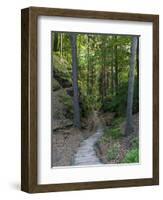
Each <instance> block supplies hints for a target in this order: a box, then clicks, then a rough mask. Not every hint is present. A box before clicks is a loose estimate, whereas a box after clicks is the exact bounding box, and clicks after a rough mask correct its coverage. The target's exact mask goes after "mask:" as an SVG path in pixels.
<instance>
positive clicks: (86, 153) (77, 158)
mask: <svg viewBox="0 0 163 200" xmlns="http://www.w3.org/2000/svg"><path fill="white" fill-rule="evenodd" d="M96 118H97V115H96ZM97 121H98V124H99V125H98V128H97V130H96V132H95V133H94V134H93V135H91V136H89V137H88V138H87V139H85V140H84V141H83V142H81V144H80V146H79V148H78V149H77V152H76V153H75V155H74V165H94V164H101V161H100V160H99V158H98V157H97V155H96V152H95V149H94V145H95V143H96V142H97V141H98V140H99V139H100V137H101V136H102V134H103V129H102V125H101V124H100V120H99V119H97Z"/></svg>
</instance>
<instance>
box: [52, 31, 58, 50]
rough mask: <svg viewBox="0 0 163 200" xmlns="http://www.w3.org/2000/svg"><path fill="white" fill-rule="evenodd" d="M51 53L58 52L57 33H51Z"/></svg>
mask: <svg viewBox="0 0 163 200" xmlns="http://www.w3.org/2000/svg"><path fill="white" fill-rule="evenodd" d="M53 51H58V33H54V32H53Z"/></svg>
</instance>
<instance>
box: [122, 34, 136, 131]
mask: <svg viewBox="0 0 163 200" xmlns="http://www.w3.org/2000/svg"><path fill="white" fill-rule="evenodd" d="M136 49H137V36H133V37H132V41H131V57H130V71H129V80H128V98H127V119H126V120H127V121H126V129H125V135H128V134H130V133H132V132H133V119H132V107H133V94H134V70H135V66H136Z"/></svg>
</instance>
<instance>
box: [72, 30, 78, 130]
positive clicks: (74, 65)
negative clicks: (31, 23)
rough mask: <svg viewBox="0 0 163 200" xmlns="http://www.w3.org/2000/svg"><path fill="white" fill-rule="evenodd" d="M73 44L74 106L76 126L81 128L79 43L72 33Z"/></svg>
mask: <svg viewBox="0 0 163 200" xmlns="http://www.w3.org/2000/svg"><path fill="white" fill-rule="evenodd" d="M70 39H71V46H72V80H73V92H74V95H73V101H74V103H73V106H74V126H75V127H77V128H80V108H79V89H78V70H77V68H78V66H77V45H76V34H75V33H71V34H70Z"/></svg>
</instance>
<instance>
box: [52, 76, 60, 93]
mask: <svg viewBox="0 0 163 200" xmlns="http://www.w3.org/2000/svg"><path fill="white" fill-rule="evenodd" d="M52 88H53V91H57V90H59V89H61V86H60V84H59V83H58V81H57V80H56V79H54V78H53V83H52Z"/></svg>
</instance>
